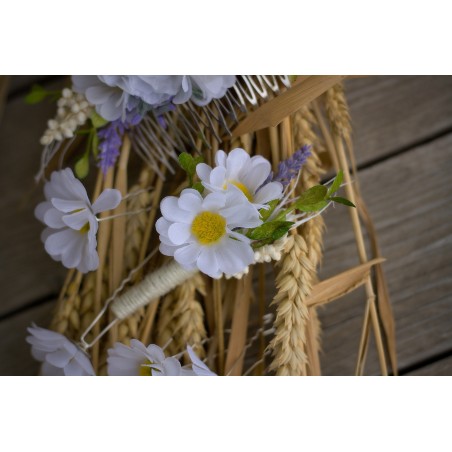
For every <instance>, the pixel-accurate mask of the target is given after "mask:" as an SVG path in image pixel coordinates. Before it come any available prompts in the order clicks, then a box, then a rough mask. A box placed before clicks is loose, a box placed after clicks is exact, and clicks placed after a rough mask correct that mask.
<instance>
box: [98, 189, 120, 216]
mask: <svg viewBox="0 0 452 452" xmlns="http://www.w3.org/2000/svg"><path fill="white" fill-rule="evenodd" d="M121 200H122V195H121V192H120V191H119V190H116V189H113V188H106V189H105V190H104V191H103V192H102V193H101V194H100V195H99V197H98V198H97V199H96V201H94V204H93V212H94V213H95V214H96V213H99V212H104V211H106V210H113V209H115V208H116V207H118V205H119V203H120V202H121Z"/></svg>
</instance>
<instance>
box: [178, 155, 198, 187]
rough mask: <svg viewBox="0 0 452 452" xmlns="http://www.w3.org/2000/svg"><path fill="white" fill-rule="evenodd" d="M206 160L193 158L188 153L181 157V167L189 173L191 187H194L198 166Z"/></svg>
mask: <svg viewBox="0 0 452 452" xmlns="http://www.w3.org/2000/svg"><path fill="white" fill-rule="evenodd" d="M203 161H204V160H203V158H202V157H201V156H198V157H195V158H193V156H192V155H191V154H189V153H188V152H182V153H181V154H180V155H179V165H180V167H181V168H182V169H183V170H184V171H185V172H186V173H187V175H188V180H189V183H190V185H193V177H194V176H195V174H196V165H198V163H202V162H203Z"/></svg>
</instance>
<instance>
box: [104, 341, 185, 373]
mask: <svg viewBox="0 0 452 452" xmlns="http://www.w3.org/2000/svg"><path fill="white" fill-rule="evenodd" d="M107 363H108V375H110V376H149V377H150V376H153V377H158V376H173V377H177V376H193V375H194V373H193V371H191V370H187V369H184V368H183V367H182V366H181V364H180V362H179V360H177V359H176V358H173V357H168V358H167V357H166V356H165V353H164V352H163V350H162V349H161V348H160V347H158V346H157V345H154V344H151V345H148V346H147V347H146V346H145V345H144V344H143V343H141V342H140V341H138V340H136V339H132V340H131V341H130V347H128V346H127V345H124V344H121V343H119V342H117V343H116V344H115V345H114V347H113V348H110V349H109V350H108V358H107Z"/></svg>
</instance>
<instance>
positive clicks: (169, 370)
mask: <svg viewBox="0 0 452 452" xmlns="http://www.w3.org/2000/svg"><path fill="white" fill-rule="evenodd" d="M181 367H182V366H181V365H180V362H179V361H178V360H177V359H176V358H166V359H165V360H164V361H163V362H162V370H163V372H162V373H163V375H164V376H165V377H178V376H180V371H181Z"/></svg>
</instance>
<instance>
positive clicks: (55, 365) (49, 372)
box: [26, 324, 94, 376]
mask: <svg viewBox="0 0 452 452" xmlns="http://www.w3.org/2000/svg"><path fill="white" fill-rule="evenodd" d="M27 331H28V332H29V333H30V336H27V338H26V341H27V342H28V343H29V344H31V354H32V356H33V358H35V359H36V360H37V361H40V362H42V363H43V364H42V367H41V373H42V375H45V376H54V375H55V376H56V375H64V376H89V375H94V369H93V366H92V364H91V362H90V360H89V358H88V356H87V355H86V354H85V353H84V352H83V351H82V350H81V349H80V348H78V347H77V346H76V345H75V344H73V343H72V342H71V341H69V339H67V338H66V337H64V336H63V335H62V334H60V333H57V332H55V331H50V330H46V329H45V328H39V327H37V326H36V325H34V324H33V326H32V327H30V328H27Z"/></svg>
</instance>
